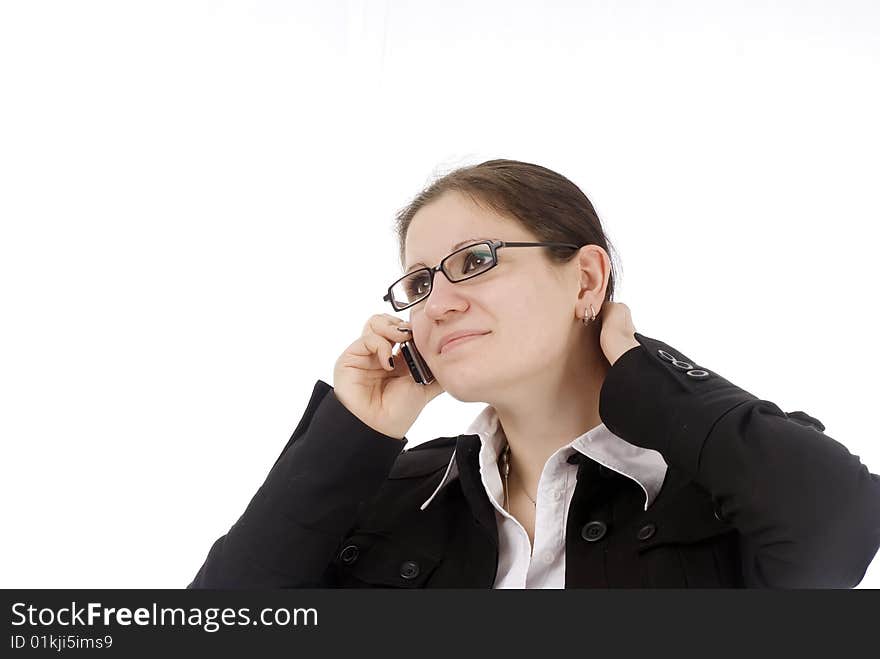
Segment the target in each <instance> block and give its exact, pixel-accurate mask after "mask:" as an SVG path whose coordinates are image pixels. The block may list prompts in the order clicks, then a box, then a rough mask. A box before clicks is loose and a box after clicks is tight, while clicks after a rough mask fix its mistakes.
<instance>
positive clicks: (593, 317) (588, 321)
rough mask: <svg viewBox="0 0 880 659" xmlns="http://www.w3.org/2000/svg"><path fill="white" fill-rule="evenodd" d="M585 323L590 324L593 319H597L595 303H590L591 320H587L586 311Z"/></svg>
mask: <svg viewBox="0 0 880 659" xmlns="http://www.w3.org/2000/svg"><path fill="white" fill-rule="evenodd" d="M583 320H584V325H589V324H590V322H591V321H593V320H596V312H595V311H593V305H592V304H591V305H590V320H587V314H586V312H584V319H583Z"/></svg>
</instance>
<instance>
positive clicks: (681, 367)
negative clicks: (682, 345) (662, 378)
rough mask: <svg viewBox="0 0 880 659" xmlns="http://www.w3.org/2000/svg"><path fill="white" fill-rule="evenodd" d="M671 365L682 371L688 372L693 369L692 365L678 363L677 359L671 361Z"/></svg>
mask: <svg viewBox="0 0 880 659" xmlns="http://www.w3.org/2000/svg"><path fill="white" fill-rule="evenodd" d="M672 365H673V366H675V368H680V369H681V370H682V371H688V370H690V369H692V368H693V367H694V365H693V364H688V363H687V362H680V361H678V360H677V359H673V360H672Z"/></svg>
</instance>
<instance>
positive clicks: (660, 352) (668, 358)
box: [657, 350, 675, 362]
mask: <svg viewBox="0 0 880 659" xmlns="http://www.w3.org/2000/svg"><path fill="white" fill-rule="evenodd" d="M657 354H658V355H660V358H661V359H665V360H666V361H668V362H674V361H675V356H674V355H670V354H669V353H668V352H666V351H665V350H658V351H657Z"/></svg>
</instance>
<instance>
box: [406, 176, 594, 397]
mask: <svg viewBox="0 0 880 659" xmlns="http://www.w3.org/2000/svg"><path fill="white" fill-rule="evenodd" d="M484 238H493V239H499V240H505V241H524V242H540V239H539V238H538V237H537V236H535V235H534V234H533V233H531V232H530V231H529V230H528V229H526V228H525V227H523V226H521V225H520V224H519V223H518V222H516V221H514V220H510V219H508V218H505V217H503V216H500V215H498V214H496V213H495V212H493V211H491V210H489V209H486V208H483V207H481V206H478V205H476V204H475V203H474V202H472V201H471V200H470V198H468V197H466V196H464V195H462V194H460V193H458V192H447V193H444V194H443V195H442V196H440V197H438V198H437V199H436V200H434V201H432V202H431V203H430V204H427V205H426V206H424V207H423V208H422V209H420V210H419V211H418V213H416V215H415V216H414V217H413V220H412V222H411V224H410V226H409V230H408V232H407V236H406V243H405V257H406V261H405V269H406V270H409V268H410V267H411V266H413V265H417V264H420V265H428V266H431V267H434V266H436V265H438V264H439V263H440V261H441V260H442V259H443V257H445V256H446V255H447V254H449V253H450V252H453V251H455V249H457V247H456V245H457V244H458V243H462V242H464V243H465V244H467V243H470V242H472V241H474V239H476V240H479V239H484ZM578 292H579V276H578V269H577V259H573V260H572V261H571V262H570V263H567V264H564V265H558V264H552V263H551V262H550V260H549V259H548V255H547V248H543V247H510V248H504V247H502V248H501V249H499V250H498V264H497V265H496V266H495V267H494V268H492V269H491V270H489V271H488V272H486V273H484V274H482V275H480V276H478V277H474V278H473V279H469V280H466V281H462V282H459V283H451V282H450V281H449V280H448V279H446V277H445V276H444V275H443V273H442V272H437V273H436V275H435V276H434V283H433V288H432V291H431V294H430V295H429V296H428V298H427V299H426V300H422V301H421V302H419V303H418V304H416V305H415V306H412V307H410V308H409V309H407V310H406V311H407V312H408V313H409V320H410V322H411V323H412V329H413V337H414V339H415V342H416V345H417V346H418V348H419V352H420V353H421V354H422V356H423V357H424V358H425V361H426V362H427V363H428V367H429V368H430V369H431V371H432V372H433V374H434V377H435V378H436V379H437V380H438V382H439V383H440V384H441V385H442V386H443V388H444V389H445V390H446V391H447V392H448V393H449V394H450V395H451V396H453V397H454V398H456V399H458V400H461V401H466V402H477V401H483V402H491V400H489V396H492V395H496V396H497V395H498V394H499V392H502V391H504V390H505V389H508V388H511V387H514V388H521V387H522V385H524V384H526V383H528V382H531V381H541V380H542V379H544V376H546V377H549V378H551V379H552V378H553V370H554V369H559V373H558V375H560V376H561V374H562V372H563V371H564V362H565V359H566V354H568V353H569V351H570V349H571V345H572V344H571V342H572V340H573V333H574V332H575V330H576V329H577V327H578V323H577V317H576V304H577V301H578ZM459 330H478V331H481V332H488V333H487V334H485V335H484V336H480V337H478V338H473V339H468V340H465V341H462V342H460V343H459V345H455V344H453V345H452V346H449V347H448V348H447V349H446V350H444V351H443V352H442V353H441V352H439V348H440V341H441V340H442V339H443V337H444V336H445V335H446V334H448V333H450V332H457V331H459ZM449 348H451V349H449Z"/></svg>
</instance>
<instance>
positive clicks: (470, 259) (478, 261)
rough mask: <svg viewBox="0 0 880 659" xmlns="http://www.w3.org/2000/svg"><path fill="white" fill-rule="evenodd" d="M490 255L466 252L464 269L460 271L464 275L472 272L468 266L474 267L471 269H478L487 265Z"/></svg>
mask: <svg viewBox="0 0 880 659" xmlns="http://www.w3.org/2000/svg"><path fill="white" fill-rule="evenodd" d="M491 258H492V255H491V254H487V253H486V252H468V254H467V255H465V259H464V268H462V270H463V271H464V273H465V274H467V273H469V272H472V269H471V268H470V267H469V266H474V267H473V269H479V268H482V267H484V266H486V265H488V264H489V261H490V260H491Z"/></svg>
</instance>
